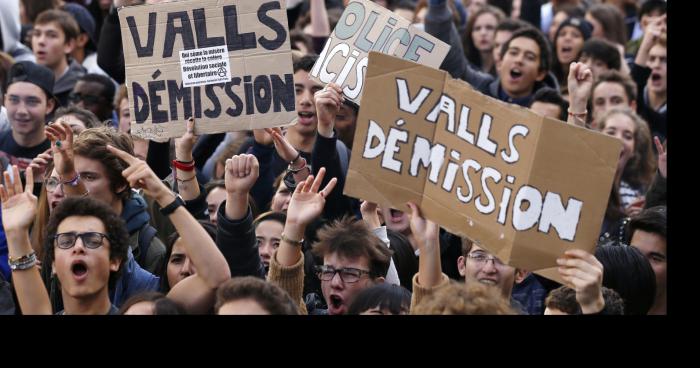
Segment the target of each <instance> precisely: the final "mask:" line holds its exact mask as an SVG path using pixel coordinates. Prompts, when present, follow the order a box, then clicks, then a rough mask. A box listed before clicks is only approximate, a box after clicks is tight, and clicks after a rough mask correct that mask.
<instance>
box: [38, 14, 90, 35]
mask: <svg viewBox="0 0 700 368" xmlns="http://www.w3.org/2000/svg"><path fill="white" fill-rule="evenodd" d="M51 22H56V23H58V26H59V27H60V28H61V30H62V31H63V34H64V35H65V36H66V40H65V41H66V42H68V41H70V40H74V39H76V38H78V36H79V35H80V26H78V22H77V21H76V20H75V17H73V14H71V13H69V12H67V11H64V10H58V9H49V10H44V11H43V12H41V13H40V14H39V15H38V16H37V17H36V20H35V21H34V24H35V25H40V24H48V23H51Z"/></svg>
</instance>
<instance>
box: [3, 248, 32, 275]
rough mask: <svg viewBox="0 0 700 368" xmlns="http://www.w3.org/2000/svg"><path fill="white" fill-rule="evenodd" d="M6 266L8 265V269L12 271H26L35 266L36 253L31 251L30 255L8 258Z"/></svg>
mask: <svg viewBox="0 0 700 368" xmlns="http://www.w3.org/2000/svg"><path fill="white" fill-rule="evenodd" d="M7 264H9V265H10V269H11V270H13V271H15V270H17V271H22V270H26V269H28V268H31V267H33V266H34V265H35V264H36V253H35V252H33V251H32V252H31V253H29V254H27V255H24V256H22V257H19V258H17V259H12V258H8V259H7Z"/></svg>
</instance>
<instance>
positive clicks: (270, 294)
mask: <svg viewBox="0 0 700 368" xmlns="http://www.w3.org/2000/svg"><path fill="white" fill-rule="evenodd" d="M243 299H252V300H254V301H255V302H256V303H258V304H259V305H260V306H261V307H262V308H263V309H265V310H266V311H267V312H268V313H270V314H272V315H297V314H299V309H298V308H297V305H296V303H294V301H293V300H292V298H291V297H290V296H289V294H287V292H286V291H284V290H283V289H282V288H280V287H279V286H277V285H274V284H271V283H269V282H267V281H264V280H261V279H259V278H257V277H253V276H245V277H234V278H232V279H230V280H228V281H226V282H224V283H223V284H221V286H219V289H218V290H217V291H216V305H215V306H214V310H215V311H216V314H219V309H221V307H223V306H224V304H226V303H228V302H232V301H236V300H243Z"/></svg>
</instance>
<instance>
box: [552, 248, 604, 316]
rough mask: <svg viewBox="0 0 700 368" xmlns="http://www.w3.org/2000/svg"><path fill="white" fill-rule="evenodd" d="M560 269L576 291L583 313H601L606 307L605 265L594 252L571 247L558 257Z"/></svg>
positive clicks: (563, 276)
mask: <svg viewBox="0 0 700 368" xmlns="http://www.w3.org/2000/svg"><path fill="white" fill-rule="evenodd" d="M557 264H558V265H559V268H558V271H559V275H561V277H562V279H564V281H565V282H566V284H565V285H566V286H567V287H570V288H571V289H574V290H575V291H576V301H577V302H578V303H579V304H580V305H581V312H582V313H583V314H594V313H599V312H601V311H602V310H603V308H605V299H603V265H602V264H601V263H600V261H598V260H597V259H596V258H595V256H593V255H592V254H590V253H588V252H586V251H584V250H581V249H571V250H567V251H566V252H565V253H564V257H562V258H559V259H557Z"/></svg>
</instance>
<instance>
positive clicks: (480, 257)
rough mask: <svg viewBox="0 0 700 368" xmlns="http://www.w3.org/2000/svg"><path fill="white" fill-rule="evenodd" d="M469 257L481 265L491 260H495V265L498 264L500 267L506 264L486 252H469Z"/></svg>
mask: <svg viewBox="0 0 700 368" xmlns="http://www.w3.org/2000/svg"><path fill="white" fill-rule="evenodd" d="M467 257H468V258H469V259H471V260H472V261H473V262H474V263H476V264H477V265H479V266H486V264H487V263H488V262H489V261H493V264H494V266H498V267H502V266H505V264H503V262H501V260H500V259H498V258H496V257H494V256H487V255H486V254H484V253H471V254H468V255H467Z"/></svg>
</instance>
